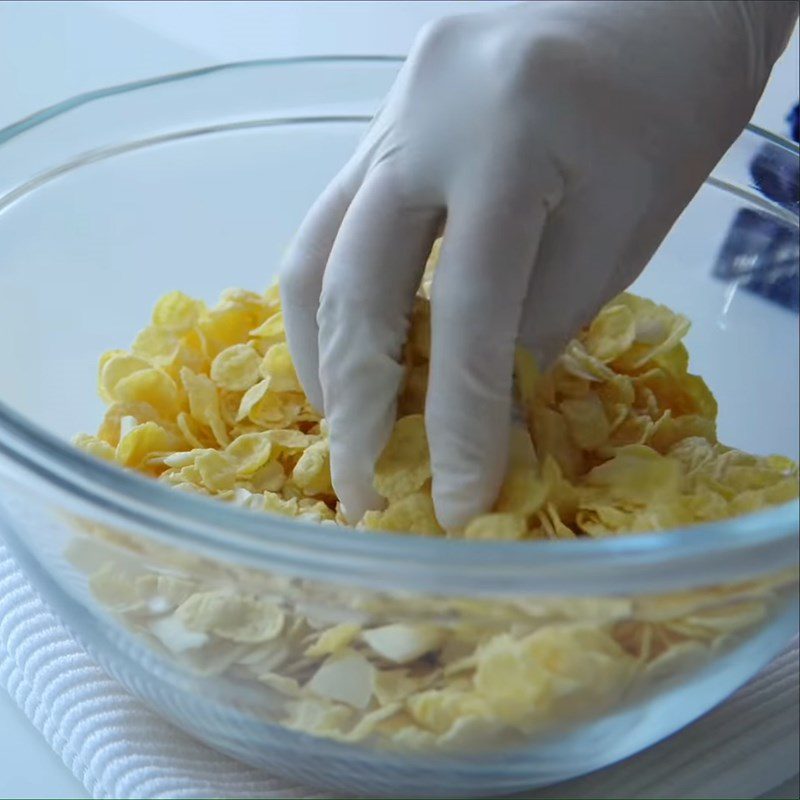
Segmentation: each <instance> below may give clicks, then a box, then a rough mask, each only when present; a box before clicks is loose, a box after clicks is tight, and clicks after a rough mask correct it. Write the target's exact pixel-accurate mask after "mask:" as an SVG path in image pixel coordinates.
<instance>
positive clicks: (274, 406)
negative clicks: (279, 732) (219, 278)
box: [72, 287, 798, 750]
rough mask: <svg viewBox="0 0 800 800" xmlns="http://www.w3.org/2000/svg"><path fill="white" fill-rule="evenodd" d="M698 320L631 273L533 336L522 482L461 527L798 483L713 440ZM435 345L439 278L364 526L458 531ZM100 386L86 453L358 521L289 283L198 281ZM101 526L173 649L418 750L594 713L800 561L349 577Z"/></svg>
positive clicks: (719, 515)
mask: <svg viewBox="0 0 800 800" xmlns="http://www.w3.org/2000/svg"><path fill="white" fill-rule="evenodd" d="M688 328H689V322H688V320H687V319H686V318H685V317H682V316H681V315H679V314H676V313H674V312H672V311H670V310H669V309H667V308H665V307H663V306H659V305H657V304H655V303H653V302H651V301H649V300H645V299H643V298H640V297H636V296H634V295H630V294H624V295H621V296H619V297H617V298H616V299H614V300H612V301H611V302H610V303H608V305H606V306H605V307H604V308H603V309H602V310H601V311H600V313H599V314H598V315H597V317H596V318H595V320H594V321H593V322H592V323H591V325H589V326H588V327H586V328H585V329H584V330H582V331H581V332H580V334H579V336H578V337H577V338H576V339H575V340H573V341H572V342H571V343H570V344H569V346H568V347H567V348H566V351H565V352H564V354H563V355H562V356H561V357H560V358H559V359H558V361H557V362H556V363H555V365H554V366H553V367H552V369H550V370H549V371H547V372H546V373H543V374H539V373H538V371H537V369H536V366H535V364H534V362H533V360H532V358H531V357H530V356H529V355H528V354H527V353H525V352H522V351H521V352H519V353H518V355H517V362H516V387H517V391H518V395H519V396H518V405H519V407H520V409H521V410H522V411H523V414H522V416H523V417H524V420H525V423H526V424H524V425H523V424H520V425H517V426H515V428H514V430H513V432H512V441H511V452H510V458H509V467H508V472H507V476H506V479H505V482H504V484H503V486H502V489H501V491H500V494H499V497H498V499H497V502H496V504H495V507H494V508H493V509H492V511H491V512H490V513H487V514H483V515H481V516H479V517H477V518H475V519H473V520H472V521H471V522H470V523H469V524H468V525H467V526H466V527H465V528H464V529H463V530H461V531H455V532H450V533H449V534H448V535H450V536H458V537H463V538H467V539H497V540H536V539H579V538H581V537H605V536H616V535H620V534H625V533H629V532H633V531H653V530H661V529H665V528H670V527H676V526H685V525H688V524H692V523H696V522H704V521H708V520H717V519H723V518H726V517H731V516H735V515H737V514H742V513H746V512H748V511H752V510H755V509H759V508H762V507H764V506H768V505H773V504H777V503H782V502H786V501H789V500H791V499H793V498H796V497H797V496H798V471H797V466H796V465H795V464H793V463H792V462H791V461H790V460H789V459H786V458H783V457H780V456H771V457H757V456H752V455H748V454H746V453H743V452H740V451H737V450H734V449H731V448H729V447H726V446H724V445H722V444H720V443H719V442H718V441H717V439H716V432H715V417H716V413H717V407H716V402H715V400H714V397H713V395H712V394H711V392H710V391H709V389H708V387H707V386H706V384H705V383H704V381H703V380H702V378H700V377H698V376H696V375H692V374H691V373H690V372H689V371H688V354H687V351H686V348H685V347H684V345H683V344H682V343H681V340H682V338H683V337H684V335H685V334H686V332H687V330H688ZM429 354H430V307H429V302H428V299H427V297H426V294H425V292H424V291H423V292H422V293H421V295H420V296H419V297H418V298H417V301H416V304H415V307H414V311H413V319H412V325H411V331H410V336H409V341H408V344H407V347H406V349H405V356H404V357H405V362H406V380H405V383H404V386H403V389H402V393H401V396H400V398H399V406H398V408H399V414H398V420H397V423H396V426H395V429H394V432H393V434H392V437H391V439H390V441H389V443H388V445H387V447H386V449H385V451H384V452H383V454H382V456H381V458H380V460H379V462H378V464H377V467H376V472H375V487H376V489H377V490H378V492H379V493H380V494H381V495H382V496H383V497H385V498H386V500H387V503H386V507H385V508H384V509H383V510H381V511H372V512H368V513H367V515H366V516H365V517H364V519H363V520H362V521H361V522H360V523H359V527H360V528H362V529H364V530H383V531H396V532H402V533H414V534H421V535H428V536H444V535H445V532H444V531H443V530H442V528H441V527H440V526H439V524H438V522H437V520H436V517H435V515H434V510H433V504H432V501H431V493H430V487H431V470H430V461H429V457H428V448H427V441H426V436H425V426H424V418H423V415H422V412H423V407H424V397H425V391H426V386H427V370H428V358H429ZM99 387H100V393H101V396H102V397H103V399H104V400H105V401H106V402H107V403H108V405H109V408H108V411H107V413H106V415H105V419H104V420H103V422H102V424H101V426H100V429H99V431H98V433H97V435H95V436H89V435H80V436H78V437H77V439H76V443H77V445H78V446H79V447H81V448H83V449H84V450H86V451H87V452H89V453H91V454H93V455H95V456H99V457H100V458H104V459H106V460H108V461H111V462H114V463H117V464H120V465H122V466H124V467H127V468H129V469H135V470H137V471H139V472H141V473H143V474H145V475H148V476H151V477H152V478H154V479H156V480H159V481H161V482H162V483H166V484H168V485H170V486H172V487H174V488H175V489H178V490H180V491H186V492H194V493H200V494H204V495H210V496H213V497H216V498H218V499H220V500H225V501H229V502H232V503H235V504H237V505H241V506H245V507H247V508H251V509H254V510H258V511H266V512H270V513H273V514H281V515H285V516H289V517H298V518H302V519H305V520H312V521H316V522H319V523H322V524H329V525H332V526H333V525H337V524H344V523H343V520H342V519H341V517H340V514H339V512H338V508H337V498H336V495H335V493H334V491H333V488H332V486H331V478H330V462H329V451H328V439H327V428H326V424H325V420H324V419H321V418H320V417H319V415H318V414H317V412H316V411H315V410H314V409H313V408H312V407H311V406H310V405H309V403H308V401H307V399H306V397H305V395H304V394H303V391H302V389H301V386H300V384H299V382H298V379H297V375H296V374H295V370H294V367H293V365H292V361H291V358H290V355H289V351H288V349H287V345H286V337H285V331H284V325H283V318H282V315H281V307H280V299H279V293H278V289H277V287H273V288H271V289H269V290H268V291H267V292H266V293H265V294H258V293H254V292H248V291H243V290H240V289H232V290H228V291H226V292H224V293H223V295H222V297H221V299H220V301H219V303H218V304H217V305H216V306H214V307H213V308H208V307H206V306H205V305H204V304H203V303H202V302H201V301H198V300H193V299H191V298H189V297H187V296H185V295H183V294H181V293H179V292H173V293H171V294H168V295H166V296H164V297H163V298H162V299H161V300H160V301H159V302H158V304H157V305H156V308H155V311H154V313H153V318H152V322H151V324H150V325H149V326H148V327H147V328H145V329H144V330H143V331H142V332H141V333H140V334H139V335H138V337H137V338H136V340H135V341H134V343H133V345H132V347H131V349H130V351H123V350H115V351H111V352H109V353H106V354H105V355H104V356H103V357H102V359H101V362H100V370H99ZM82 528H83V532H88V533H91V534H92V535H93V538H94V540H95V541H97V542H100V543H102V544H103V548H104V549H102V553H103V555H102V557H100V556H98V552H100V550H97V549H95V551H93V552H92V555H91V556H87V555H86V552H87V551H86V546H85V542H86V540H85V539H84V540H82V541H83V542H84V544H83V545H82V546H76V548H75V549H74V551H73V553H72V557H73V561H74V563H76V564H78V565H79V566H81V568H82V569H84V570H85V571H86V572H87V573H88V574H89V575H90V588H91V590H92V592H93V594H94V596H95V597H96V599H97V600H98V601H99V602H100V603H101V604H103V605H104V606H105V607H106V608H108V609H109V610H111V611H112V612H114V613H115V614H116V615H118V617H119V618H120V619H122V620H123V621H124V622H125V623H126V624H127V625H128V626H129V627H130V628H132V629H134V630H136V631H137V632H138V633H140V634H141V635H144V636H145V638H146V639H147V640H148V642H149V643H150V644H151V645H152V646H153V647H155V648H157V649H159V651H160V652H162V654H164V655H165V656H168V657H170V658H172V659H174V660H175V661H177V662H178V663H179V664H181V665H182V666H183V667H185V668H187V669H190V670H192V671H194V672H196V673H198V674H202V675H207V676H208V675H226V676H228V677H231V678H233V679H235V680H245V681H250V682H252V683H254V684H255V685H257V686H258V687H260V691H263V692H269V693H274V694H276V695H277V696H278V697H279V698H280V700H281V705H280V709H281V711H280V713H279V716H278V719H279V721H280V722H281V723H282V724H284V725H286V726H288V727H291V728H295V729H298V730H302V731H305V732H309V733H313V734H316V735H320V736H326V737H331V738H336V739H340V740H344V741H361V740H365V739H372V738H378V739H381V740H382V741H385V742H388V743H391V744H392V745H393V746H398V747H404V748H414V749H417V748H423V749H427V748H431V747H437V748H442V749H450V750H452V749H458V750H460V749H464V748H471V747H486V746H487V744H489V743H491V744H492V745H494V746H498V745H500V744H502V743H506V742H513V741H522V740H523V739H524V737H526V736H529V735H531V734H533V733H536V732H537V731H539V730H543V729H545V728H547V727H548V726H553V725H556V724H559V725H560V724H563V723H564V722H566V721H569V720H572V719H577V718H584V717H586V716H591V715H596V714H599V713H601V712H602V711H603V710H605V709H607V708H610V707H612V706H613V705H615V704H617V703H619V702H621V701H622V700H623V699H624V697H626V696H628V695H629V694H630V693H631V692H632V691H633V690H634V688H635V687H637V686H640V685H641V684H642V682H645V683H646V682H647V681H654V680H656V678H658V677H661V676H665V675H671V674H673V673H674V672H676V671H680V670H681V669H683V668H684V667H686V665H688V664H693V665H696V664H697V663H701V662H702V661H703V660H704V659H707V658H709V657H710V655H711V654H712V653H714V652H716V651H717V650H718V649H719V648H720V647H722V646H723V645H725V644H726V643H728V642H730V641H731V640H732V638H733V637H735V636H736V635H738V634H741V632H743V631H747V630H750V629H752V628H753V626H755V625H756V624H757V623H758V622H760V621H761V620H763V619H764V618H765V617H767V615H768V613H769V612H770V610H771V609H772V608H773V606H774V605H775V603H776V602H777V600H776V598H777V597H778V596H779V595H780V593H781V588H782V587H785V586H786V585H787V584H791V583H792V582H793V581H794V580H795V576H789V577H787V576H782V577H780V578H772V579H769V580H766V579H765V580H761V581H758V582H752V583H749V584H739V585H737V586H728V587H715V588H710V589H706V590H696V591H692V592H684V593H681V594H680V595H672V596H669V597H639V598H595V599H585V600H578V599H574V598H572V599H565V598H520V599H519V600H516V601H511V600H508V601H475V600H469V599H463V600H458V599H446V598H435V599H432V598H416V600H415V599H413V598H409V597H408V596H404V597H403V598H400V599H398V598H393V597H391V596H390V595H386V594H382V595H378V594H375V593H369V592H366V591H364V592H361V591H354V590H352V589H349V590H347V591H344V592H338V593H337V592H336V591H334V590H333V589H332V588H330V587H325V588H321V587H320V585H319V584H312V583H310V582H306V583H301V584H298V583H297V582H293V581H291V580H289V579H286V578H280V577H278V576H274V575H266V574H264V573H261V572H256V571H253V570H245V569H243V568H238V567H233V566H231V565H222V564H218V563H215V562H211V561H209V560H208V559H202V558H200V557H189V556H187V555H186V554H181V555H177V554H176V553H175V551H172V550H170V549H168V548H166V547H164V546H162V545H156V544H155V543H153V542H149V541H144V540H138V539H134V538H133V537H129V536H125V535H120V534H118V533H110V532H109V531H108V530H106V529H103V528H100V527H99V526H96V525H91V524H90V523H86V522H84V523H82ZM331 535H332V536H334V535H342V534H341V533H339V534H337V532H336V531H335V530H331ZM109 540H110V541H111V542H112V543H113V545H114V547H113V548H109V547H107V546H106V543H107V542H108V541H109ZM98 546H99V545H98ZM81 547H83V549H81ZM125 552H128V553H129V554H131V553H132V554H133V555H132V557H126V556H125V555H124V554H125ZM323 608H328V609H332V608H334V609H339V612H340V613H339V614H338V616H337V614H333V615H331V614H330V613H324V612H323V611H321V609H323ZM344 609H347V614H344ZM420 620H424V621H422V622H420Z"/></svg>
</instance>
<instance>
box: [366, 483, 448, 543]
mask: <svg viewBox="0 0 800 800" xmlns="http://www.w3.org/2000/svg"><path fill="white" fill-rule="evenodd" d="M359 527H360V528H363V529H364V530H368V531H369V530H373V531H395V532H397V533H418V534H420V535H422V536H442V535H443V534H444V530H443V529H442V526H441V525H439V523H438V521H437V519H436V514H435V513H434V511H433V500H432V499H431V496H430V495H429V494H424V493H423V492H416V493H415V494H410V495H408V496H406V497H403V498H401V499H400V500H397V501H395V502H393V503H390V504H389V506H388V507H387V508H386V509H385V510H383V511H367V513H366V514H364V518H363V519H362V520H361V522H360V523H359Z"/></svg>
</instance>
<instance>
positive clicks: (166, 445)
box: [115, 422, 176, 467]
mask: <svg viewBox="0 0 800 800" xmlns="http://www.w3.org/2000/svg"><path fill="white" fill-rule="evenodd" d="M175 444H176V442H175V439H174V437H172V436H171V435H170V434H169V433H168V432H167V431H165V430H164V429H163V428H162V427H161V426H160V425H157V424H156V423H155V422H143V423H142V424H141V425H135V426H134V427H133V428H131V430H130V431H129V432H128V433H126V434H125V435H124V436H123V437H122V438H121V439H120V440H119V444H118V445H117V448H116V452H115V458H116V460H117V461H118V462H119V463H120V464H122V466H123V467H139V466H141V465H142V464H143V462H144V460H145V459H146V458H147V457H148V456H149V455H151V454H152V453H168V452H170V451H171V450H173V449H174V448H175Z"/></svg>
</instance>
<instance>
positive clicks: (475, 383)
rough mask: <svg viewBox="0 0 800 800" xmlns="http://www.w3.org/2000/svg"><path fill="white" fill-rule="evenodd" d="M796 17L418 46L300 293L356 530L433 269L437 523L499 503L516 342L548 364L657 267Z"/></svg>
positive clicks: (447, 31)
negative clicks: (429, 265)
mask: <svg viewBox="0 0 800 800" xmlns="http://www.w3.org/2000/svg"><path fill="white" fill-rule="evenodd" d="M796 17H797V6H796V4H795V3H794V2H791V1H790V2H782V0H777V1H776V0H757V1H756V2H587V1H585V0H582V1H581V2H553V3H546V2H531V3H525V4H522V5H519V6H512V7H504V8H503V9H500V10H496V11H491V12H489V13H482V14H469V15H465V16H458V17H451V18H447V19H443V20H441V21H439V22H436V23H435V24H433V25H430V26H428V27H427V28H426V30H425V31H424V32H423V33H422V34H421V35H420V36H419V38H418V39H417V41H416V43H415V44H414V47H413V49H412V52H411V54H410V55H409V57H408V60H407V61H406V63H405V65H404V66H403V68H402V70H401V71H400V74H399V76H398V78H397V81H396V83H395V85H394V86H393V88H392V90H391V91H390V93H389V96H388V97H387V99H386V101H385V103H384V105H383V107H382V108H381V110H380V112H379V113H378V115H377V116H376V118H375V120H374V122H373V124H372V126H371V127H370V129H369V131H368V133H367V135H366V136H365V138H364V139H363V141H362V142H361V144H360V145H359V147H358V149H357V151H356V153H355V155H354V156H353V157H352V158H351V160H350V161H349V163H348V164H347V165H346V166H345V167H344V169H343V170H342V171H341V173H340V174H339V175H338V176H337V177H336V178H335V180H334V181H333V182H332V183H331V184H330V185H329V186H328V188H327V189H326V190H325V192H324V193H323V194H322V196H321V197H320V198H319V200H318V201H317V202H316V203H315V205H314V206H313V208H312V209H311V210H310V212H309V213H308V216H307V217H306V219H305V221H304V222H303V224H302V226H301V228H300V230H299V232H298V234H297V237H296V239H295V241H294V242H293V245H292V247H291V249H290V253H289V255H288V257H287V261H286V263H285V265H284V270H283V272H282V276H281V293H282V296H283V304H284V314H285V321H286V331H287V335H288V341H289V346H290V348H291V351H292V355H293V356H294V359H295V362H296V365H297V370H298V374H299V377H300V380H301V382H302V384H303V386H304V388H305V390H306V392H307V394H308V396H309V398H310V399H311V401H312V403H313V404H314V405H315V406H317V407H318V408H319V409H320V410H324V413H325V415H326V416H327V418H328V420H329V423H330V446H331V465H332V473H333V485H334V487H335V489H336V492H337V493H338V495H339V497H340V498H341V500H342V501H343V505H344V509H345V513H346V514H347V516H348V518H349V519H350V521H351V522H354V521H356V520H358V519H359V518H360V517H361V515H362V514H363V513H364V511H365V510H367V509H368V508H376V507H380V504H381V499H380V497H379V496H378V495H377V494H376V493H375V492H374V490H373V488H372V477H373V469H374V465H375V461H376V459H377V457H378V455H379V454H380V452H381V450H382V449H383V447H384V445H385V443H386V441H387V438H388V436H389V433H390V431H391V429H392V425H393V422H394V419H395V412H396V397H397V393H398V389H399V386H400V383H401V380H402V376H403V368H402V366H401V364H400V357H401V350H402V347H403V344H404V341H405V339H406V332H407V327H408V315H409V311H410V309H411V306H412V301H413V297H414V294H415V292H416V291H417V288H418V286H419V282H420V278H421V275H422V271H423V267H424V264H425V259H426V256H427V254H428V252H429V250H430V248H431V244H432V242H433V240H434V238H435V237H436V235H437V233H438V232H439V231H440V230H441V228H442V226H444V242H443V247H442V251H441V258H440V261H439V267H438V270H437V272H436V275H435V278H434V283H433V290H432V350H431V362H430V383H429V389H428V396H427V404H426V409H425V414H426V422H427V432H428V439H429V444H430V450H431V459H432V468H433V497H434V503H435V508H436V513H437V516H438V518H439V521H440V523H441V524H442V525H443V526H444V527H445V528H448V529H450V528H455V527H459V526H461V525H463V524H464V523H465V522H466V521H467V520H468V519H469V518H470V517H472V516H473V515H474V514H477V513H481V512H482V511H485V510H486V509H487V508H488V507H489V506H491V504H492V503H493V501H494V499H495V497H496V494H497V491H498V489H499V486H500V483H501V481H502V479H503V475H504V471H505V467H506V458H507V451H508V438H509V424H510V406H511V390H512V370H513V356H514V349H515V345H516V343H517V341H520V342H521V343H522V344H524V345H526V346H528V347H530V348H531V349H532V350H533V352H534V353H536V354H537V355H538V356H539V357H540V358H541V359H542V360H544V361H547V360H549V359H551V358H552V357H554V356H555V355H556V354H557V353H558V351H559V349H560V348H561V347H563V345H564V344H565V343H566V342H567V341H568V339H569V338H570V337H571V336H572V335H573V334H574V333H575V332H576V330H577V329H578V328H579V327H580V326H581V325H582V324H584V323H585V322H587V321H588V320H589V319H590V318H591V317H592V316H593V315H594V314H595V313H596V312H597V310H598V309H599V308H600V307H601V306H602V305H603V304H604V303H605V302H606V301H608V300H609V299H610V298H611V297H613V296H614V295H615V294H617V293H618V292H620V291H621V290H623V289H624V288H625V287H626V286H627V285H628V284H629V283H630V282H631V281H632V280H633V279H634V278H635V277H636V276H637V275H638V274H639V272H640V271H641V270H642V268H643V267H644V266H645V264H646V263H647V261H648V259H649V258H650V256H651V255H652V254H653V252H654V250H655V249H656V247H657V246H658V245H659V243H660V242H661V240H662V239H663V237H664V236H665V235H666V233H667V231H668V230H669V228H670V226H671V225H672V224H673V222H674V221H675V219H676V218H677V216H678V215H679V213H680V212H681V210H682V209H683V207H684V206H685V205H686V203H687V202H688V201H689V200H690V198H691V197H692V195H693V194H694V193H695V192H696V190H697V189H698V188H699V186H700V184H701V183H702V181H703V180H704V179H705V177H706V176H707V175H708V173H709V172H710V171H711V169H712V167H713V166H714V164H715V163H716V162H717V160H718V159H719V158H720V157H721V156H722V155H723V153H724V152H725V150H726V149H727V148H728V146H729V145H730V144H731V143H732V141H733V140H734V139H735V138H736V136H737V135H738V134H739V133H740V131H741V130H742V128H743V127H744V125H745V124H746V123H747V121H748V119H749V118H750V116H751V114H752V112H753V109H754V107H755V104H756V101H757V100H758V98H759V96H760V94H761V91H762V89H763V88H764V85H765V83H766V80H767V77H768V75H769V71H770V69H771V67H772V64H773V63H774V61H775V60H776V59H777V57H778V55H779V54H780V53H781V51H782V50H783V47H784V46H785V44H786V41H787V39H788V37H789V35H790V33H791V30H792V26H793V23H794V20H795V19H796Z"/></svg>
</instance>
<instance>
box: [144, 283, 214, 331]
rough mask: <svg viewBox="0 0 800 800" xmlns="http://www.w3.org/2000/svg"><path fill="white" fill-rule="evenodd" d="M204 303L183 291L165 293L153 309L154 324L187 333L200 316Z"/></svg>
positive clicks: (165, 328) (168, 329) (166, 329)
mask: <svg viewBox="0 0 800 800" xmlns="http://www.w3.org/2000/svg"><path fill="white" fill-rule="evenodd" d="M201 311H202V304H201V303H199V302H198V301H197V300H192V298H191V297H187V296H186V295H185V294H182V293H181V292H170V293H169V294H165V295H164V296H163V297H162V298H161V299H160V300H159V301H158V302H157V303H156V307H155V308H154V309H153V324H154V325H155V326H156V327H158V328H161V329H163V330H165V331H170V332H171V333H186V332H187V331H189V330H190V329H191V328H193V327H194V326H195V325H196V324H197V321H198V319H199V317H200V312H201Z"/></svg>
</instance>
